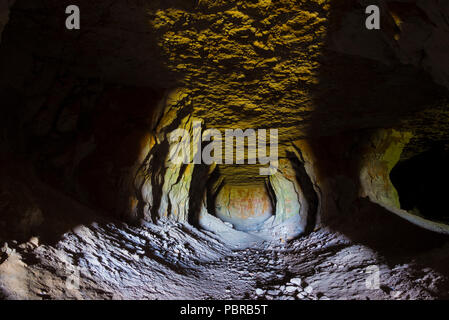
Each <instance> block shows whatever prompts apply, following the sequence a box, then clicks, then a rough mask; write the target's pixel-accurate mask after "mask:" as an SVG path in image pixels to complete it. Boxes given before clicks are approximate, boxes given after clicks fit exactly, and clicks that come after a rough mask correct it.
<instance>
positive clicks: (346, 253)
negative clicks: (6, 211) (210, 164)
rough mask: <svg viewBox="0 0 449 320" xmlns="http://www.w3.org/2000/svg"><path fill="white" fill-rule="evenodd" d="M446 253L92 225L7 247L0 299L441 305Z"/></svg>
mask: <svg viewBox="0 0 449 320" xmlns="http://www.w3.org/2000/svg"><path fill="white" fill-rule="evenodd" d="M448 249H449V242H446V243H445V244H443V245H442V246H440V247H438V248H434V249H432V250H426V251H425V252H424V253H422V252H421V253H419V254H417V255H415V256H413V257H410V255H407V256H404V257H402V258H398V259H396V262H394V263H392V262H391V261H389V260H388V259H387V258H385V257H384V256H382V255H381V254H380V253H379V252H376V251H374V250H373V249H371V248H370V247H368V246H365V245H363V244H356V243H354V242H353V241H351V240H350V239H349V238H347V237H346V236H345V235H343V234H340V233H338V232H336V231H332V230H330V229H328V228H324V229H321V230H319V231H316V232H314V233H312V234H310V235H308V236H307V237H303V238H300V239H297V240H294V241H292V242H289V243H288V244H284V245H279V244H269V243H267V244H265V245H264V246H261V247H257V248H247V249H243V250H232V249H230V248H229V247H228V246H227V245H226V242H225V240H224V239H220V238H219V237H218V236H216V235H214V234H212V233H208V232H203V231H199V230H197V229H196V228H193V227H191V226H189V225H187V224H182V223H176V222H170V221H164V222H162V223H160V224H158V225H155V224H146V225H145V226H142V227H131V226H129V225H126V224H121V223H120V224H117V223H92V224H90V225H88V226H78V227H76V228H75V229H73V230H72V231H71V232H68V233H65V234H64V235H63V236H62V238H61V239H60V240H59V241H58V242H57V243H55V244H53V245H48V244H39V241H38V239H37V238H32V239H31V240H30V241H28V242H27V243H23V244H17V243H15V242H14V241H13V242H8V243H3V247H2V249H1V258H0V289H1V291H0V297H1V298H4V299H268V300H271V299H289V300H293V299H296V300H316V299H322V300H325V299H400V300H402V299H438V298H447V297H448V277H447V275H446V274H445V273H444V271H442V270H443V269H447V268H442V267H444V266H447V254H445V252H448ZM405 261H406V262H405ZM377 276H378V277H377ZM377 278H378V279H379V281H377V280H376V279H377Z"/></svg>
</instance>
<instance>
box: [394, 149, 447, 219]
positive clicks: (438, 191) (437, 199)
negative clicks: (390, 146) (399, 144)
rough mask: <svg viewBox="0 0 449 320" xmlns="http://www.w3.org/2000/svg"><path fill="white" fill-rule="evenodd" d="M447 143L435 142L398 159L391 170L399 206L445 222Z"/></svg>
mask: <svg viewBox="0 0 449 320" xmlns="http://www.w3.org/2000/svg"><path fill="white" fill-rule="evenodd" d="M448 163H449V145H448V142H447V141H444V142H439V143H436V144H434V145H433V146H432V147H431V148H430V149H429V150H427V151H426V152H423V153H420V154H418V155H415V156H413V157H411V158H409V159H407V160H403V161H400V162H399V163H398V164H397V165H396V166H395V167H394V168H393V170H392V171H391V174H390V178H391V182H392V183H393V185H394V186H395V188H396V190H397V192H398V195H399V201H400V205H401V209H404V210H407V211H410V212H411V213H414V214H416V215H419V216H422V217H424V218H427V219H431V220H436V221H441V222H445V223H448V222H449V212H448V211H447V209H445V208H447V202H446V199H447V181H448V179H449V168H448Z"/></svg>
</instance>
